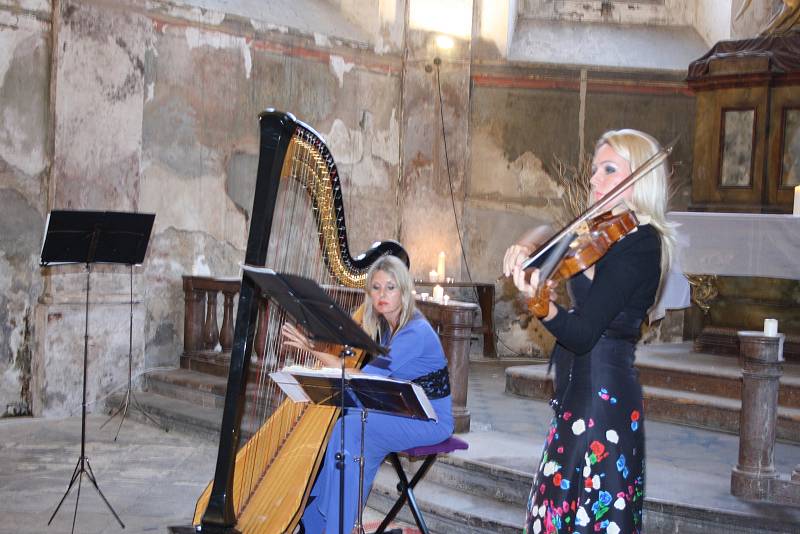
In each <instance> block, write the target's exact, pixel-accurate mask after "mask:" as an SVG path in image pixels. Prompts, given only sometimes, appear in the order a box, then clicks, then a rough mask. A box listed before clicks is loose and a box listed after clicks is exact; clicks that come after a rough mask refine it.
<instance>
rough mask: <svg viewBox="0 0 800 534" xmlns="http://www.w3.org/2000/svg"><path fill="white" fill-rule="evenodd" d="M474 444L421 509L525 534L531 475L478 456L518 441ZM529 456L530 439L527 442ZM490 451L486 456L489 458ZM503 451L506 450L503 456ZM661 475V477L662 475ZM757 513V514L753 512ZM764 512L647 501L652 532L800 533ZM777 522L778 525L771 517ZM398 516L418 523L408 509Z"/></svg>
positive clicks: (431, 483)
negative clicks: (479, 450) (482, 449)
mask: <svg viewBox="0 0 800 534" xmlns="http://www.w3.org/2000/svg"><path fill="white" fill-rule="evenodd" d="M461 437H462V439H465V440H467V441H468V442H470V451H457V452H455V453H453V454H451V455H448V456H443V457H440V458H439V459H438V460H437V461H436V463H435V464H434V465H433V466H432V467H431V469H430V471H429V472H428V474H427V476H426V477H425V479H424V480H423V481H421V482H420V483H419V485H418V486H417V488H416V489H415V497H416V499H417V504H418V505H419V507H420V509H421V510H422V511H423V515H424V517H425V522H426V524H427V526H428V527H429V529H430V531H431V532H434V533H441V534H444V533H448V534H449V533H452V532H459V533H465V534H487V533H496V534H511V533H513V534H520V532H521V530H522V524H523V522H524V517H525V507H526V503H527V499H528V492H529V491H530V486H531V483H532V478H533V475H532V474H531V472H530V471H531V470H530V469H528V468H527V467H526V470H522V469H516V468H514V467H511V466H507V465H499V464H498V463H497V462H492V463H488V462H485V461H480V460H476V459H475V458H472V457H471V456H472V454H471V453H472V452H475V451H472V449H473V445H477V447H478V448H484V449H486V448H487V447H491V448H493V449H494V450H495V451H499V450H501V449H511V450H512V451H513V452H511V454H512V455H513V454H515V453H516V450H515V449H519V447H520V444H519V443H517V442H516V440H518V439H519V438H518V437H515V436H511V435H508V434H503V433H499V432H498V433H468V434H464V435H463V436H461ZM522 446H523V447H525V448H526V451H527V450H528V449H529V448H530V443H528V442H527V441H525V442H524V444H522ZM483 454H485V451H484V452H483V453H481V452H478V455H479V456H481V455H483ZM497 454H502V453H497ZM402 462H403V465H404V467H405V468H406V473H409V469H410V470H411V472H413V471H415V470H416V469H417V467H418V464H419V463H420V461H416V462H413V463H412V466H411V467H409V464H410V462H409V461H408V460H407V459H403V460H402ZM658 478H660V477H658ZM396 484H397V476H396V475H395V473H394V471H393V469H392V468H391V467H390V466H389V465H387V464H384V465H383V466H382V467H381V470H380V471H379V472H378V475H377V477H376V478H375V482H374V484H373V488H372V492H371V493H370V496H369V500H368V502H367V506H368V507H369V508H371V509H373V510H376V511H378V512H379V513H381V514H385V513H387V512H388V510H389V509H390V508H391V506H392V505H393V504H394V502H395V500H396V498H397V495H398V491H397V489H396ZM752 513H753V512H751V514H752ZM755 513H756V515H755V516H753V515H750V514H743V513H741V511H739V510H735V509H732V508H730V507H728V506H725V505H724V504H720V506H714V507H709V506H708V505H707V504H706V505H704V504H691V503H687V502H678V500H663V499H659V498H658V497H655V498H653V497H647V498H646V499H645V503H644V528H643V531H644V532H648V533H659V534H660V533H674V532H680V533H681V534H707V533H708V532H726V533H731V534H745V533H748V534H753V533H755V532H759V533H762V532H764V533H779V532H780V533H789V532H798V525H800V523H798V514H797V513H787V509H786V508H782V507H780V506H777V505H773V504H767V503H763V504H761V505H759V510H758V512H755ZM766 518H770V520H766ZM398 519H399V520H400V521H403V522H405V523H408V524H411V525H413V524H414V519H413V517H412V515H411V512H410V510H409V508H408V506H407V505H406V506H404V507H403V509H402V510H401V512H400V513H399V514H398Z"/></svg>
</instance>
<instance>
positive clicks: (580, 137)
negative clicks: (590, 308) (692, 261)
mask: <svg viewBox="0 0 800 534" xmlns="http://www.w3.org/2000/svg"><path fill="white" fill-rule="evenodd" d="M645 86H648V87H647V88H645ZM470 109H471V111H470V126H469V127H470V139H469V143H470V154H471V167H470V170H469V187H468V189H467V202H466V208H465V215H464V218H465V221H466V230H465V232H466V235H467V239H466V243H465V247H466V251H467V258H468V261H469V263H470V268H471V270H472V276H473V279H475V280H477V281H481V282H494V283H495V290H496V291H495V293H496V297H497V300H496V303H495V324H496V326H497V334H498V339H499V342H498V352H499V353H500V354H513V353H523V354H534V355H535V354H539V355H546V354H547V353H548V351H549V349H550V346H551V345H552V343H553V340H552V337H551V336H550V335H549V334H548V333H547V332H546V331H545V330H544V328H543V327H542V326H541V324H540V323H539V322H538V321H536V320H535V319H534V320H532V319H531V317H530V314H529V313H528V311H527V309H526V307H525V303H524V301H521V300H520V298H519V294H518V292H517V291H515V289H514V288H513V285H512V284H511V283H510V282H509V281H508V280H507V279H505V278H503V277H502V276H501V260H502V257H503V253H504V251H505V248H506V247H507V246H508V245H509V244H510V243H512V242H513V241H514V240H516V239H517V238H518V237H519V236H520V235H521V234H522V233H523V232H524V231H525V230H527V229H528V228H531V227H533V226H536V225H539V224H551V223H553V222H554V221H555V220H556V219H557V216H558V215H559V214H560V213H562V211H563V208H562V206H563V203H562V196H563V190H562V189H561V187H560V186H559V185H558V183H557V182H556V180H555V170H554V169H555V166H556V163H557V162H561V163H564V164H567V165H571V166H577V164H578V162H579V160H580V157H581V153H583V154H585V156H584V157H591V152H592V150H593V146H594V142H595V140H596V139H597V138H598V137H599V136H600V135H601V134H602V133H603V132H605V131H606V130H609V129H614V128H623V127H627V128H637V129H640V130H644V131H647V132H649V133H651V134H653V135H654V136H656V137H657V138H658V139H660V140H662V142H667V141H670V140H672V139H673V138H675V137H676V136H677V135H680V142H679V145H678V147H677V148H676V151H675V153H674V155H673V157H672V163H673V165H674V166H675V177H674V178H673V185H674V187H675V188H676V195H675V197H674V198H673V209H685V208H686V206H687V203H688V201H689V192H690V184H689V175H690V169H691V157H692V152H691V151H692V146H693V141H692V139H693V133H694V98H693V97H692V96H691V95H689V94H688V91H686V87H685V82H683V80H682V79H681V78H680V77H678V76H676V75H671V74H669V73H665V74H654V73H640V72H636V71H628V72H624V71H622V72H621V71H614V72H603V71H601V70H596V71H586V70H578V69H557V68H555V67H552V68H547V67H544V66H538V67H537V66H531V67H526V66H523V65H516V66H514V67H504V66H482V67H475V68H474V69H473V74H472V97H471V101H470Z"/></svg>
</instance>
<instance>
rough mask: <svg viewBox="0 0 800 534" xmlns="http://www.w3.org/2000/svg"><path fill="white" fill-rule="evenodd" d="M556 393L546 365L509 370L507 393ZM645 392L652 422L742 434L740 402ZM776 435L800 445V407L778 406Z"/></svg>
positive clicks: (546, 396) (683, 393) (543, 395)
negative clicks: (740, 430) (740, 427)
mask: <svg viewBox="0 0 800 534" xmlns="http://www.w3.org/2000/svg"><path fill="white" fill-rule="evenodd" d="M782 387H783V384H782ZM552 391H553V387H552V380H551V377H550V376H548V375H547V366H546V365H531V366H521V367H509V368H508V369H506V392H507V393H511V394H514V395H519V396H522V397H527V398H534V399H539V400H547V399H549V398H550V396H551V395H552ZM643 391H644V402H645V410H646V414H647V417H648V418H650V419H653V420H656V421H665V422H670V423H677V424H684V425H689V426H696V427H700V428H707V429H710V430H720V431H723V432H730V433H734V434H738V432H739V412H740V411H741V401H740V400H739V399H735V398H729V397H722V396H716V395H707V394H704V393H696V392H693V391H682V390H675V389H667V388H661V387H654V386H649V385H644V386H643ZM776 436H777V438H778V439H781V440H785V441H788V442H792V443H800V408H794V407H786V406H778V421H777V427H776Z"/></svg>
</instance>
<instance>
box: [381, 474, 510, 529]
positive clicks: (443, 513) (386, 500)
mask: <svg viewBox="0 0 800 534" xmlns="http://www.w3.org/2000/svg"><path fill="white" fill-rule="evenodd" d="M439 461H440V460H439ZM437 463H438V461H437ZM434 467H435V466H434ZM414 495H415V496H416V498H417V504H418V505H419V507H420V509H421V510H422V514H423V517H424V518H425V523H426V524H427V526H428V528H429V529H430V531H431V532H432V533H442V534H444V533H451V532H459V533H463V534H486V533H497V534H512V533H513V534H519V532H520V530H521V527H522V523H523V521H524V519H525V508H524V505H520V504H510V503H506V502H503V501H499V500H494V499H491V498H487V497H479V496H475V495H472V494H470V493H467V492H464V491H462V490H461V489H458V488H453V487H449V486H446V485H441V484H438V483H436V482H434V481H433V479H429V478H428V477H425V479H423V480H422V481H421V482H420V483H419V484H418V485H417V487H416V488H415V489H414ZM397 496H398V491H397V475H396V474H395V473H394V470H393V469H392V468H391V467H390V466H389V465H383V466H381V468H380V470H379V471H378V474H377V476H376V477H375V482H374V483H373V485H372V491H371V493H370V495H369V499H368V501H367V505H368V506H369V507H370V508H372V509H374V510H378V511H379V512H381V513H383V514H385V513H387V512H388V511H389V509H390V508H391V507H392V505H393V504H394V502H395V501H396V500H397ZM398 519H400V520H401V521H404V522H406V523H409V524H414V518H413V516H412V515H411V511H410V509H409V508H408V505H405V506H403V508H402V510H401V511H400V513H399V514H398Z"/></svg>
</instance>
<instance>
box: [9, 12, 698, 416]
mask: <svg viewBox="0 0 800 534" xmlns="http://www.w3.org/2000/svg"><path fill="white" fill-rule="evenodd" d="M23 3H24V4H25V6H24V9H22V10H20V9H19V4H20V3H19V2H16V1H14V2H9V1H8V0H0V17H4V18H3V20H2V22H3V24H1V25H0V39H2V44H3V46H2V47H0V74H3V77H2V78H0V80H2V85H0V91H2V94H3V98H2V100H0V110H2V111H3V117H4V123H3V124H0V179H1V180H2V182H0V191H2V196H0V208H2V209H1V210H0V229H2V230H3V234H2V236H3V237H2V238H0V239H4V241H3V246H2V249H0V266H1V268H0V288H2V289H3V290H4V291H3V292H2V295H3V296H2V297H0V298H3V299H5V301H6V302H7V304H6V303H5V302H4V307H3V308H2V309H3V310H6V309H7V310H9V312H8V313H7V315H6V316H2V315H0V351H4V352H0V358H3V359H2V360H1V361H0V402H15V401H16V400H17V399H19V398H20V397H21V396H23V397H24V396H25V395H28V396H29V397H32V402H33V405H34V410H35V411H36V413H37V414H44V415H58V414H63V413H68V412H70V411H73V410H74V409H75V408H76V406H77V407H79V406H80V399H79V398H78V396H77V395H79V394H80V368H81V365H80V364H81V357H82V345H83V340H82V332H81V330H82V328H83V315H82V309H83V298H84V295H85V293H84V291H85V281H86V277H85V273H84V271H83V269H82V268H80V267H71V268H60V269H57V268H51V269H48V270H45V271H44V272H43V276H41V277H40V276H39V275H37V274H36V273H37V272H38V268H37V267H36V261H37V258H38V250H39V245H40V240H41V234H42V230H43V226H44V216H45V215H44V214H46V212H47V211H48V210H49V209H53V208H75V209H114V210H139V211H146V212H154V213H156V221H155V227H154V229H153V234H152V238H151V242H150V248H149V251H148V255H147V258H146V261H145V264H144V265H143V266H142V267H141V268H136V269H135V270H134V272H133V286H134V299H133V300H134V321H133V328H134V341H133V357H134V372H135V373H139V372H141V371H143V370H144V369H146V368H152V367H155V366H162V365H170V366H174V365H177V363H178V356H179V354H180V352H181V350H182V341H183V340H182V335H183V294H182V288H181V279H180V277H181V275H183V274H190V273H198V274H199V273H201V272H202V273H205V274H213V275H216V276H231V275H237V274H238V272H237V271H238V269H237V265H238V263H239V262H240V261H241V259H242V258H243V255H244V246H245V240H246V236H247V228H248V224H249V221H250V217H251V213H250V210H251V204H252V191H253V185H254V181H255V169H256V166H257V158H258V142H259V139H258V135H259V133H258V122H257V115H258V113H259V112H260V111H262V110H263V109H265V108H267V107H274V108H276V109H279V110H290V111H291V112H293V113H294V114H295V115H296V116H297V117H298V118H299V119H300V120H303V121H305V122H307V123H308V124H310V125H311V126H312V127H314V128H315V129H316V130H317V131H318V132H320V133H321V134H322V135H323V136H324V137H325V138H326V139H327V142H328V145H329V147H330V148H331V151H332V153H333V155H334V158H335V159H336V161H337V165H338V168H339V170H340V174H341V179H342V182H343V189H344V193H345V198H344V201H345V207H346V209H347V215H346V216H347V222H348V234H349V238H350V245H351V250H352V251H353V253H354V254H358V253H359V252H361V251H362V250H364V249H365V248H367V247H368V246H369V245H370V244H371V243H372V242H373V241H375V240H377V239H388V238H392V239H399V240H401V241H402V242H403V243H404V245H405V246H406V247H407V249H408V250H409V252H410V254H411V260H412V270H413V274H414V275H415V276H416V277H424V276H425V274H426V273H427V272H428V271H430V270H431V269H432V268H434V266H435V261H436V257H437V255H438V253H439V251H442V250H443V251H445V252H446V254H447V265H446V269H447V274H448V276H453V277H454V278H456V279H464V280H466V279H467V269H466V267H467V266H469V268H470V271H471V276H472V278H473V280H476V281H481V282H486V281H490V282H492V281H494V282H496V287H497V296H498V302H497V311H496V317H495V320H496V324H497V325H498V331H499V335H500V339H501V344H500V346H499V350H500V352H501V353H510V352H524V353H539V352H542V351H546V350H547V348H548V345H549V344H550V343H552V340H551V339H549V337H548V336H547V335H546V333H544V332H543V330H542V329H541V327H540V326H538V323H537V322H536V321H531V320H530V318H529V316H528V315H527V312H525V310H524V303H521V302H520V301H519V300H517V297H516V292H515V291H513V290H512V288H511V287H510V286H509V284H508V283H507V282H506V281H504V280H502V279H500V278H498V277H499V275H500V266H499V261H500V257H501V255H502V252H503V250H504V249H505V247H506V246H507V245H508V244H509V243H510V242H512V241H513V240H514V239H515V238H516V237H517V236H518V235H519V233H521V232H522V231H523V230H524V229H526V228H528V227H530V226H531V225H534V224H539V223H546V222H550V221H552V220H553V219H554V218H555V216H556V213H557V209H558V205H559V202H560V198H561V195H562V194H563V192H562V191H561V189H560V188H559V187H558V185H557V184H556V183H555V181H554V180H553V162H554V158H555V157H557V158H559V159H560V160H561V161H563V162H565V163H568V164H575V163H576V162H577V161H578V160H579V159H580V157H581V155H582V154H587V153H588V152H590V151H591V148H592V144H593V142H594V139H595V138H596V137H597V136H598V135H599V134H600V133H601V132H602V131H604V130H606V129H608V128H612V127H622V126H631V127H640V128H643V129H647V130H648V131H650V132H651V133H653V134H655V135H656V136H657V137H659V138H660V139H662V140H666V139H670V138H671V137H673V136H674V134H677V133H681V134H682V143H681V145H679V148H678V153H677V154H676V157H675V158H674V159H675V160H678V161H680V162H681V163H682V165H681V166H679V167H678V171H677V175H678V176H679V177H681V178H685V179H687V180H688V169H690V168H691V153H690V150H691V146H692V142H691V139H692V132H693V120H694V107H693V106H694V101H693V99H692V97H691V96H689V95H687V94H686V92H685V84H684V82H683V81H682V79H680V77H679V76H677V75H676V74H675V73H669V72H667V73H663V72H661V73H660V72H657V71H650V72H647V73H644V72H638V71H636V70H635V69H627V70H626V69H620V70H614V71H609V72H605V71H603V70H602V69H594V70H587V69H583V70H580V69H576V68H568V67H558V66H549V67H547V66H543V65H536V64H521V63H516V62H509V61H508V60H505V59H503V57H502V54H501V53H500V51H499V48H498V47H500V48H502V39H500V38H497V39H496V37H497V36H501V34H502V33H503V31H504V30H503V28H502V24H499V23H497V24H494V23H491V24H490V23H488V22H486V19H485V18H483V15H485V13H484V12H482V11H481V10H480V9H478V8H473V5H477V4H476V3H475V2H472V1H471V0H450V3H449V4H448V5H457V7H458V9H461V10H466V11H468V12H469V16H466V17H459V18H458V20H459V21H465V22H464V24H467V25H470V26H471V30H470V28H466V29H465V28H455V29H454V28H451V27H450V26H448V27H447V28H445V29H447V30H449V31H452V32H454V33H453V35H456V46H455V48H454V49H452V50H449V51H447V50H440V49H438V48H437V47H436V45H435V41H434V37H435V36H436V35H437V33H438V32H439V31H440V30H441V29H438V30H437V28H436V27H433V26H430V25H429V24H428V23H426V24H428V26H430V27H428V26H425V28H424V29H422V26H419V27H415V28H409V29H408V30H406V29H405V25H406V17H409V16H411V12H412V11H413V12H414V13H416V14H417V16H419V14H420V13H422V12H424V9H425V6H426V5H427V4H425V3H424V2H422V1H420V2H417V3H415V4H413V5H412V4H408V5H406V3H405V2H403V1H401V0H397V1H393V0H381V1H380V2H378V3H371V4H370V3H369V2H367V3H365V0H325V1H323V0H303V1H302V2H301V3H303V5H317V4H325V5H327V6H328V7H331V6H335V8H336V10H339V11H336V12H337V13H338V14H339V15H338V16H339V17H340V18H342V19H344V18H348V19H350V20H351V23H350V25H349V26H348V25H347V24H344V26H345V27H346V31H345V32H344V33H346V35H332V34H330V35H329V34H326V33H324V32H323V33H320V31H318V30H319V27H318V26H319V25H316V26H315V25H314V23H313V22H314V21H308V20H307V21H306V22H308V23H309V24H298V26H301V27H291V26H287V25H286V24H285V22H282V21H285V20H286V19H287V17H288V19H291V20H294V19H292V17H296V16H301V15H300V12H299V11H297V10H296V7H297V6H295V5H293V4H291V3H290V2H288V1H287V2H282V3H280V6H282V7H280V9H284V10H286V13H285V15H287V16H286V17H283V19H282V18H281V17H274V15H275V14H276V13H274V12H273V13H271V15H272V16H273V17H272V18H270V17H266V16H265V18H261V19H259V18H257V17H253V16H251V13H250V11H248V9H252V10H253V11H252V12H253V13H256V12H258V10H259V9H262V10H263V5H262V4H259V3H253V4H248V2H247V1H245V0H242V2H236V3H235V5H234V4H231V5H230V7H231V11H230V12H225V11H222V10H221V9H222V8H223V7H224V6H225V5H227V4H226V3H225V2H223V1H221V0H208V1H200V0H198V1H197V2H196V3H197V4H200V5H199V6H195V5H191V4H189V3H184V2H166V1H164V2H162V1H160V0H153V1H151V2H148V3H146V4H145V3H142V2H138V1H134V0H123V1H118V2H111V3H109V2H106V1H105V0H64V1H62V2H60V3H58V4H57V5H58V6H59V10H58V12H57V13H54V14H52V20H53V23H52V25H53V27H54V28H55V29H51V28H50V18H51V15H50V13H49V11H47V10H46V9H45V8H46V7H47V6H48V5H49V3H46V2H45V3H44V4H43V2H42V1H41V0H29V1H28V2H23ZM41 4H43V6H42V5H41ZM509 5H510V6H511V7H510V9H512V10H513V9H514V5H513V4H509ZM3 6H6V7H3ZM7 6H11V7H10V8H9V7H7ZM248 6H249V8H248ZM234 7H235V8H236V9H233V8H234ZM412 7H413V8H414V9H413V10H412V9H411V8H412ZM523 7H524V6H521V7H520V9H522V8H523ZM245 8H248V9H245ZM367 8H369V9H367ZM364 9H367V11H366V12H365V16H364V18H363V20H359V17H358V13H359V11H360V10H364ZM473 9H474V11H473ZM290 12H291V13H290ZM501 14H502V13H501ZM278 15H281V13H280V12H278ZM289 15H291V16H289ZM501 18H502V17H501ZM508 19H509V24H511V21H512V20H513V15H511V14H509V17H508ZM498 20H499V19H498ZM9 21H12V22H9ZM447 22H448V24H450V23H452V21H447ZM495 22H497V21H495ZM484 23H485V24H487V28H485V29H488V28H492V30H491V31H490V32H489V34H486V33H485V32H482V30H481V27H482V24H484ZM323 26H324V24H323ZM434 26H435V24H434ZM470 31H471V32H472V37H471V38H461V37H458V35H462V34H463V35H469V34H470ZM369 32H373V35H372V36H371V37H370V38H369V39H365V40H359V39H361V37H359V36H363V35H364V34H365V33H369ZM498 32H499V33H498ZM53 36H56V37H55V38H56V39H57V42H56V44H55V46H53V45H52V44H51V42H50V39H53ZM354 36H355V37H354ZM51 49H52V50H55V57H52V58H51V57H50V53H51ZM434 57H439V58H440V59H441V65H440V66H439V67H438V71H437V68H436V66H435V65H433V58H434ZM23 65H24V66H25V68H22V66H23ZM31 65H33V66H34V68H33V69H31V68H30V66H31ZM50 69H52V70H50ZM51 72H52V74H51ZM437 72H438V75H439V80H440V82H441V90H442V105H441V106H440V103H439V96H438V88H437ZM51 78H52V80H53V81H52V83H51V82H50V80H51ZM23 89H24V90H23ZM440 107H441V108H442V109H441V110H440ZM440 111H441V114H442V115H443V116H444V130H445V132H446V133H447V146H446V149H447V156H448V158H445V142H444V138H443V137H442V125H441V122H440V120H441V119H440ZM50 113H52V116H53V118H52V119H51V116H50ZM11 125H16V126H15V127H14V128H13V129H11V128H10V127H9V126H11ZM51 162H52V163H51ZM448 170H449V174H448ZM451 183H452V192H451V187H450V184H451ZM686 191H688V182H687V187H684V189H682V190H681V193H680V194H679V197H678V207H680V206H681V202H684V204H683V205H684V206H685V201H686V199H687V198H688V197H687V196H686ZM451 195H452V200H451ZM453 201H454V202H453ZM453 203H454V204H455V210H454V208H453ZM456 220H458V222H459V223H460V231H461V233H462V234H463V236H464V253H465V255H466V257H467V264H466V265H465V264H464V262H463V261H462V259H461V252H462V250H461V244H460V242H459V239H458V230H457V228H456V223H455V221H456ZM12 236H13V237H12ZM26 276H27V277H28V278H26ZM129 284H130V278H129V273H128V271H127V270H126V269H125V268H120V267H119V266H106V267H98V268H97V269H95V270H93V272H92V305H91V312H90V317H89V321H90V329H91V330H90V333H91V339H90V346H89V361H90V375H89V376H90V383H89V384H88V388H89V392H90V399H94V398H99V397H102V396H104V395H105V394H107V393H108V392H109V391H110V390H111V389H113V388H115V387H119V386H121V385H124V384H125V383H126V379H127V376H126V373H127V354H128V330H127V326H128V319H129V303H128V300H129V298H130V297H129V290H130V286H129ZM37 298H38V299H39V304H38V305H36V304H35V301H36V299H37ZM34 308H35V314H34V311H33V309H34ZM34 315H35V317H34ZM26 317H28V320H27V322H26V321H25V318H26ZM26 324H27V327H26ZM31 325H32V326H31ZM26 328H27V329H26ZM25 332H28V333H27V334H26V333H25ZM31 351H32V352H33V354H32V356H28V353H29V352H31ZM28 361H30V363H27V362H28ZM20 368H21V369H22V370H20ZM26 368H27V369H28V370H27V371H26V370H25V369H26ZM25 373H27V376H28V377H29V378H30V380H31V381H32V382H31V385H30V390H31V391H32V393H24V392H23V390H24V389H25V387H27V386H25V385H24V384H25V380H26V378H25ZM0 408H3V406H1V405H0Z"/></svg>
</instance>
